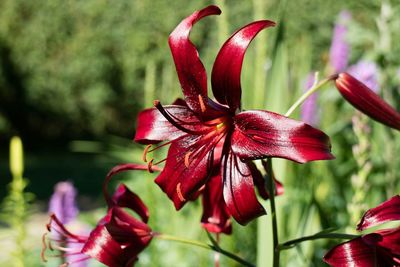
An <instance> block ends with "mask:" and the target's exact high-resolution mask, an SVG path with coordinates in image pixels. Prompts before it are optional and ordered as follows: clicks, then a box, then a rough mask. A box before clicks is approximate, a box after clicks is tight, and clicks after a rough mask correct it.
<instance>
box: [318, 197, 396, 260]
mask: <svg viewBox="0 0 400 267" xmlns="http://www.w3.org/2000/svg"><path fill="white" fill-rule="evenodd" d="M394 220H400V196H395V197H392V198H391V199H389V200H387V201H385V202H383V203H382V204H380V205H379V206H377V207H375V208H373V209H370V210H368V211H367V212H366V213H365V214H364V216H363V218H362V219H361V222H360V223H359V224H358V226H357V230H360V231H362V230H365V229H368V228H370V227H374V226H377V225H379V224H382V223H384V222H388V221H394ZM324 261H325V262H326V263H328V264H329V265H331V266H334V267H335V266H338V267H339V266H340V267H346V266H349V267H350V266H359V267H393V266H400V227H397V228H394V229H384V230H378V231H375V232H373V233H370V234H366V235H363V236H360V237H357V238H355V239H352V240H350V241H348V242H345V243H342V244H339V245H337V246H336V247H334V248H332V249H331V250H330V251H329V252H328V253H327V254H326V255H325V256H324Z"/></svg>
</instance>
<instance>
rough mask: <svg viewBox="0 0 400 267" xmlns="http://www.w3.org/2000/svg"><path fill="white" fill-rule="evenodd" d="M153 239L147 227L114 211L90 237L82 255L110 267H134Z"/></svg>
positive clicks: (111, 210) (119, 210)
mask: <svg viewBox="0 0 400 267" xmlns="http://www.w3.org/2000/svg"><path fill="white" fill-rule="evenodd" d="M151 239H152V235H151V229H150V228H149V227H148V226H147V224H145V223H143V222H141V221H139V220H137V219H136V218H134V217H132V216H131V215H129V214H128V213H127V212H125V211H124V210H123V209H121V208H118V207H114V208H111V209H109V210H108V212H107V215H106V216H105V217H104V218H103V219H101V220H100V221H99V223H98V225H97V226H96V228H95V229H94V230H93V231H92V232H91V233H90V236H89V238H88V241H87V242H86V244H85V246H84V247H83V249H82V252H83V253H85V254H86V255H88V256H90V257H93V258H95V259H97V260H98V261H100V262H102V263H104V264H106V265H107V266H113V267H117V266H118V267H125V266H132V264H133V263H134V262H135V261H136V260H137V255H138V254H139V253H140V252H141V251H142V250H143V249H144V248H145V247H146V246H148V244H149V243H150V241H151Z"/></svg>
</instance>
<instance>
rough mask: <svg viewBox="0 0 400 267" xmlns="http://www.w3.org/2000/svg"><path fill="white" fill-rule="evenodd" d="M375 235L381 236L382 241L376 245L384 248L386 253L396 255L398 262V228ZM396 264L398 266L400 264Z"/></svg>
mask: <svg viewBox="0 0 400 267" xmlns="http://www.w3.org/2000/svg"><path fill="white" fill-rule="evenodd" d="M377 233H379V234H380V235H381V236H382V241H380V242H379V244H378V245H379V246H380V247H382V248H384V249H385V251H386V252H388V253H390V254H392V255H396V256H397V259H398V260H400V228H397V229H394V230H383V231H378V232H377ZM398 263H399V264H400V262H398Z"/></svg>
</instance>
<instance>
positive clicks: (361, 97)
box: [333, 73, 400, 130]
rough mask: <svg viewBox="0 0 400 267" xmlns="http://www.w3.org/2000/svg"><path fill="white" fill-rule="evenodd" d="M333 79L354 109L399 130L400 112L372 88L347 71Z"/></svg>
mask: <svg viewBox="0 0 400 267" xmlns="http://www.w3.org/2000/svg"><path fill="white" fill-rule="evenodd" d="M333 79H334V80H335V83H336V88H337V89H338V90H339V92H340V93H341V94H342V96H343V97H344V98H345V99H346V100H347V101H348V102H349V103H350V104H352V105H353V106H354V107H355V108H356V109H358V110H360V111H361V112H363V113H364V114H366V115H368V116H369V117H371V118H372V119H374V120H376V121H378V122H381V123H383V124H385V125H387V126H389V127H391V128H394V129H397V130H400V113H398V112H397V111H396V110H395V109H394V108H393V107H391V106H390V105H389V104H388V103H386V102H385V101H384V100H383V99H382V98H380V97H379V96H378V95H377V94H376V93H375V92H374V91H373V90H372V89H370V88H368V87H367V86H366V85H365V84H363V83H362V82H360V81H359V80H357V79H356V78H354V77H353V76H351V75H350V74H348V73H340V74H338V75H336V76H334V77H333Z"/></svg>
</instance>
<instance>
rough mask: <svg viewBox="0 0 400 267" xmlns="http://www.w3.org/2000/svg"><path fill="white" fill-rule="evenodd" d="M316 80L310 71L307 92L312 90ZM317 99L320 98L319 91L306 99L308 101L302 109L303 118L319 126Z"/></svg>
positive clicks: (308, 122) (306, 121) (306, 86)
mask: <svg viewBox="0 0 400 267" xmlns="http://www.w3.org/2000/svg"><path fill="white" fill-rule="evenodd" d="M314 80H315V77H314V74H313V73H310V74H309V75H308V77H307V80H306V85H305V87H304V88H305V90H304V91H305V92H307V91H308V90H310V88H311V87H312V86H313V84H314ZM317 99H318V94H317V93H314V94H312V95H311V96H310V97H308V98H307V99H306V101H304V103H303V105H302V106H301V111H300V116H301V120H302V121H304V122H305V123H307V124H310V125H311V126H314V127H316V126H318V124H319V117H318V110H317V109H318V107H317Z"/></svg>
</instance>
